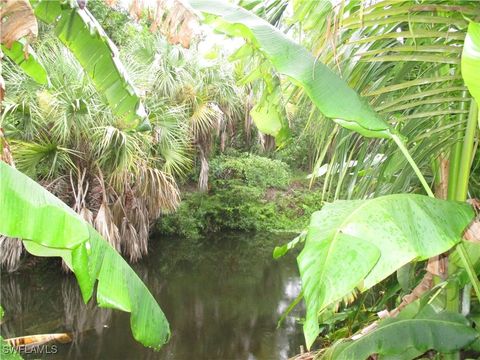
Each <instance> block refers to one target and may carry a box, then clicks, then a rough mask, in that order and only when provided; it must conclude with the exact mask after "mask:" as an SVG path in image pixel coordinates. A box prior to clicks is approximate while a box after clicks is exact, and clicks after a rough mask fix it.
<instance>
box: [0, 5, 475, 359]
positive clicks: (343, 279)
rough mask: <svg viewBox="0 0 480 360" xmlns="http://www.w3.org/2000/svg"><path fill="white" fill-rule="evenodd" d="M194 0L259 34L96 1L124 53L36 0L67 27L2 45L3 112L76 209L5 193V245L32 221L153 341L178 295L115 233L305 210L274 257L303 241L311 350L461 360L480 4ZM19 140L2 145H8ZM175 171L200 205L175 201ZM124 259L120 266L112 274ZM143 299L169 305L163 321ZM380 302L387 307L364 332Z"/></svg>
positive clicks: (15, 150) (268, 220) (274, 224)
mask: <svg viewBox="0 0 480 360" xmlns="http://www.w3.org/2000/svg"><path fill="white" fill-rule="evenodd" d="M189 2H190V4H191V5H192V7H193V8H194V9H195V10H197V11H199V12H200V13H201V14H202V18H201V20H202V21H203V22H204V23H207V24H211V25H212V26H213V27H214V28H215V29H216V30H218V31H220V32H222V33H224V34H226V35H228V36H231V37H241V38H243V41H244V43H242V45H241V46H240V47H239V49H238V50H237V51H236V52H234V53H233V54H227V52H228V51H229V50H228V51H227V50H226V51H225V52H223V50H222V51H221V50H220V48H222V46H215V47H214V48H210V49H209V50H208V51H207V52H205V49H202V41H201V40H199V39H193V40H192V39H186V40H188V41H185V42H183V43H184V44H185V43H188V44H191V48H190V49H181V48H179V47H177V46H172V45H169V44H167V42H166V41H165V40H164V39H163V38H162V36H158V35H153V34H150V33H149V31H147V28H148V26H149V25H151V24H152V23H155V24H156V27H157V26H158V25H160V24H159V22H161V21H165V24H166V25H165V24H163V25H165V26H170V27H172V29H170V30H169V29H165V27H164V26H163V25H162V26H160V27H161V28H162V29H161V32H162V33H163V34H164V35H166V37H167V39H168V40H169V41H173V42H175V43H179V42H180V43H182V41H178V39H177V40H175V39H172V36H171V32H175V31H177V30H179V29H180V30H181V32H182V34H181V36H185V37H190V36H191V35H192V34H190V33H189V31H190V30H189V29H188V27H187V26H185V24H186V23H187V22H189V21H190V20H193V17H191V15H189V11H190V9H187V10H185V8H184V6H183V5H182V4H180V5H179V4H177V3H175V2H174V3H175V6H178V7H175V13H176V14H177V15H178V14H181V16H178V17H172V16H170V15H171V13H169V12H168V11H167V12H165V13H164V12H162V11H160V7H159V8H158V9H156V13H157V14H156V15H155V16H159V18H155V16H154V15H153V14H152V13H151V9H150V10H145V9H142V8H141V7H139V4H138V2H134V6H133V7H135V9H133V7H132V9H131V10H130V14H133V13H136V16H138V17H140V18H139V19H137V20H138V22H137V23H136V24H133V22H132V18H131V17H130V15H129V14H128V13H127V12H126V11H125V9H120V8H117V9H111V8H109V7H107V6H105V4H103V3H101V2H99V1H98V0H97V1H94V2H93V3H92V11H93V12H94V13H95V14H96V16H97V18H98V20H100V22H101V23H102V24H103V25H104V27H105V29H106V32H107V34H110V36H111V38H113V39H114V41H115V42H116V43H117V45H119V47H120V53H119V54H117V53H116V49H115V46H114V45H113V44H111V43H110V39H109V38H108V37H107V35H106V34H105V33H104V32H103V30H102V29H101V27H100V26H99V25H98V24H97V23H96V20H95V18H94V17H93V16H92V15H91V14H90V13H89V12H88V11H83V12H82V11H80V10H79V9H78V8H77V4H76V3H75V2H71V3H68V2H67V3H64V2H61V1H57V0H55V1H46V0H40V1H35V2H33V3H34V4H35V6H36V15H37V17H39V18H40V19H42V20H43V21H45V22H47V23H49V24H50V26H49V27H47V28H46V31H45V33H44V34H43V35H42V37H41V41H40V42H39V43H38V44H37V46H36V47H35V48H36V50H38V51H37V53H35V54H34V53H33V52H32V57H31V59H30V60H28V61H23V58H22V51H21V50H22V46H21V45H20V42H17V43H15V46H14V47H13V48H12V49H5V53H6V55H8V56H10V58H11V60H12V61H7V66H6V70H5V71H4V72H3V74H4V77H5V80H6V84H7V89H8V91H7V93H6V97H5V101H4V104H3V109H2V110H3V111H2V117H1V122H0V126H1V127H2V128H3V127H4V128H5V134H6V136H7V138H8V139H9V140H10V142H11V145H12V146H11V149H12V154H13V159H14V160H15V163H16V164H17V166H18V168H19V169H20V170H21V171H23V172H25V173H27V174H29V175H30V176H31V177H33V178H34V179H36V180H38V181H39V182H41V183H42V184H43V185H44V186H46V187H50V188H51V189H52V191H53V192H54V193H56V194H57V195H63V199H64V200H65V202H66V203H67V204H68V205H69V206H71V207H72V208H73V210H72V211H70V210H69V209H68V207H66V206H64V205H63V204H62V203H59V202H58V201H56V200H52V199H53V198H52V197H49V196H50V195H46V198H45V199H46V200H51V201H53V203H54V205H55V206H53V207H51V208H49V209H50V211H51V213H52V219H51V220H52V224H53V230H52V231H51V234H49V232H48V231H45V229H46V228H45V223H46V222H47V216H46V215H45V214H46V213H45V209H42V208H38V207H36V203H39V202H41V200H42V199H40V198H41V197H40V195H38V196H32V197H31V198H28V197H27V196H25V194H24V193H27V191H23V192H22V191H19V192H18V194H17V193H9V192H8V191H6V190H5V189H3V190H0V191H1V192H0V198H1V197H2V196H3V203H4V204H7V205H8V206H10V207H11V208H12V209H15V210H16V211H17V213H15V212H13V213H12V212H11V213H8V212H6V211H7V210H5V209H3V211H4V213H5V214H4V216H5V217H6V219H7V222H5V223H3V222H2V223H1V224H0V225H1V226H0V227H1V228H2V229H1V233H2V234H3V236H1V237H0V247H1V246H4V245H5V244H7V242H6V240H7V238H5V236H10V237H14V236H16V237H21V238H24V240H25V246H26V248H27V250H28V251H29V252H31V253H33V254H37V255H50V256H52V255H57V256H62V257H63V259H64V261H65V263H66V264H68V265H69V266H70V268H72V270H73V271H74V272H75V274H76V275H77V278H78V281H79V284H80V287H81V289H82V291H83V293H84V297H85V299H88V298H89V297H90V296H91V294H92V291H93V284H94V283H95V281H96V279H98V280H99V288H98V292H97V299H98V301H99V303H100V304H101V305H104V306H113V307H116V308H120V309H123V310H126V311H131V312H132V317H131V320H132V330H133V332H134V335H135V337H137V338H139V339H140V340H141V341H143V342H144V343H145V344H147V345H150V346H155V347H158V346H159V345H161V344H162V343H163V342H164V341H165V340H166V338H167V337H168V327H167V326H166V320H165V319H164V318H163V317H162V316H163V313H161V310H160V309H159V308H158V309H157V307H155V306H156V303H155V302H154V301H153V298H151V297H149V296H148V293H147V295H145V297H144V298H142V299H140V298H139V297H138V294H139V293H141V292H142V291H143V290H145V289H144V288H142V287H141V285H138V282H136V280H138V279H137V278H136V275H135V274H134V273H132V272H131V270H130V269H129V268H128V266H127V265H126V263H125V262H124V261H123V260H122V258H121V257H120V256H119V255H118V253H117V252H115V250H117V251H118V252H122V253H124V254H126V255H128V256H129V257H130V260H132V261H135V260H137V259H139V258H140V257H141V256H142V255H144V254H146V253H147V249H148V247H147V240H148V236H149V231H150V228H151V224H153V223H155V224H156V230H157V231H158V232H160V233H162V234H164V235H175V236H180V237H183V238H185V237H186V238H197V237H199V236H200V235H205V234H210V233H214V232H216V233H220V232H223V231H260V230H268V231H296V232H301V231H302V229H304V228H306V230H304V231H303V232H301V234H300V235H299V236H298V237H297V238H295V239H294V240H293V241H291V242H290V243H288V244H287V245H284V246H283V247H277V248H276V249H275V252H274V256H275V257H280V256H282V255H284V254H285V253H286V252H287V251H288V250H289V249H291V248H293V247H303V250H302V251H301V253H300V255H299V256H298V258H297V260H298V267H299V271H300V276H301V280H302V291H301V293H300V294H299V296H298V298H297V300H296V301H295V302H294V303H293V304H292V306H294V305H296V304H297V303H298V302H299V301H300V299H301V298H302V297H303V298H304V299H305V304H306V318H305V321H304V323H303V325H304V335H305V340H306V345H307V348H308V349H310V347H311V346H312V345H314V343H315V341H316V340H317V339H318V337H319V336H322V337H323V339H322V340H321V341H320V342H319V343H321V344H322V346H324V347H328V346H329V345H332V343H331V341H332V340H338V339H341V338H347V339H343V340H341V341H339V342H337V343H334V344H333V346H332V347H331V348H329V349H328V350H327V351H325V349H323V350H321V355H322V356H323V358H325V359H330V358H331V359H356V358H360V359H364V358H367V357H369V356H372V355H373V356H375V357H378V358H380V359H383V358H391V359H399V358H405V359H413V358H415V357H418V356H422V355H424V354H425V353H426V352H427V351H429V350H432V351H435V352H437V353H446V354H447V355H445V356H446V359H455V360H458V359H460V353H459V352H460V351H463V350H465V349H467V348H468V347H469V346H473V347H474V348H475V343H474V341H477V342H478V338H479V335H478V334H479V332H478V329H476V328H474V327H473V326H472V324H473V323H474V321H470V319H469V318H466V317H465V315H468V314H473V315H472V318H473V319H474V318H475V313H476V312H478V309H479V302H478V300H479V298H480V281H479V279H478V274H479V269H480V250H479V246H478V244H476V243H473V242H472V243H465V242H464V241H462V237H465V238H469V240H472V239H471V238H472V237H475V236H477V237H478V235H475V226H472V228H471V229H473V230H469V231H467V232H466V229H467V227H468V226H469V224H470V222H471V220H472V219H473V218H474V211H473V210H472V207H471V206H470V205H469V204H466V203H465V201H466V200H467V198H468V197H469V196H472V195H474V194H478V193H480V190H479V189H480V183H479V182H478V179H476V177H478V176H477V175H478V172H479V171H480V163H479V157H478V153H477V146H478V124H479V116H480V114H479V110H478V105H477V102H478V100H479V86H478V81H479V77H478V74H479V73H480V70H479V67H480V61H479V49H480V36H479V34H480V32H479V31H480V30H479V29H480V27H479V26H480V25H479V23H478V22H476V21H480V9H479V8H478V6H477V5H478V4H477V1H475V0H458V1H455V2H450V1H447V0H422V1H420V0H418V1H417V0H415V1H408V0H405V1H403V0H401V1H389V0H385V1H382V0H380V1H373V2H364V1H360V0H349V1H342V2H334V1H310V0H296V1H293V2H292V3H291V4H292V6H290V7H289V6H288V1H282V0H274V1H264V2H263V1H253V2H249V1H239V2H238V3H239V4H240V6H237V5H236V4H235V3H232V2H224V1H218V0H190V1H189ZM452 4H454V6H452ZM160 5H161V2H159V6H160ZM145 6H146V7H148V5H145ZM287 9H288V10H287ZM180 10H181V11H180ZM184 10H185V11H186V12H183V11H184ZM139 14H144V15H146V16H143V17H142V16H140V15H139ZM159 14H160V15H159ZM152 21H153V22H152ZM195 21H196V20H195ZM182 22H184V23H183V24H182ZM72 30H73V31H72ZM50 31H53V33H54V34H55V35H56V38H55V39H53V36H52V33H51V32H50ZM77 35H79V36H77ZM208 36H209V35H207V38H208ZM58 39H59V40H60V41H61V42H62V43H63V44H64V45H66V46H67V47H68V48H69V50H70V51H71V53H73V54H74V55H75V59H74V58H73V57H72V56H70V55H69V53H67V52H66V51H65V48H64V47H62V46H61V45H59V42H58ZM85 39H88V41H86V40H85ZM84 40H85V41H84ZM174 40H175V41H174ZM191 40H192V41H191ZM207 42H208V41H207ZM225 44H227V43H225ZM222 45H224V44H222ZM225 48H228V46H225ZM228 55H231V56H228ZM117 56H119V58H120V59H122V61H123V62H124V64H125V67H126V71H125V72H124V70H123V68H121V67H120V66H119V64H118V63H117V62H116V60H117V59H115V58H116V57H117ZM227 58H228V59H229V60H230V61H231V62H232V64H228V63H227V62H226V59H227ZM25 60H27V59H25ZM41 64H44V67H43V66H42V65H41ZM16 65H20V67H21V68H22V67H23V71H22V70H21V69H20V68H18V67H17V66H16ZM45 69H47V71H45ZM50 69H55V70H50ZM127 72H128V73H129V74H130V75H131V79H132V80H131V81H130V80H129V78H127V76H126V73H127ZM47 73H48V75H49V78H50V79H49V83H47V81H46V74H47ZM33 80H36V82H34V81H33ZM143 104H145V105H146V108H147V109H148V112H147V113H144V112H143V111H142V109H143ZM140 123H141V126H140V127H137V125H139V124H140ZM150 124H151V126H150ZM253 124H255V126H253ZM133 129H136V130H143V131H144V132H141V133H140V132H137V131H132V130H133ZM351 130H354V131H353V132H352V131H351ZM2 134H3V132H2V133H0V135H2ZM3 141H4V140H3V137H2V138H0V145H1V149H2V152H3V153H0V156H2V157H3V156H5V154H4V153H7V155H8V156H10V154H9V149H10V148H8V147H6V148H5V149H6V150H7V151H3V150H4V144H3ZM5 144H6V143H5ZM6 161H8V162H10V163H12V164H13V161H11V160H9V158H7V160H6ZM0 165H2V164H0ZM312 165H314V166H312ZM2 168H5V169H6V165H2ZM8 169H9V171H10V172H12V171H13V170H11V169H10V168H8ZM4 171H5V173H9V171H7V170H4ZM305 172H307V173H311V174H308V175H307V174H306V173H305ZM11 176H12V177H13V175H11ZM17 176H19V177H20V178H22V177H21V175H20V174H17ZM316 177H318V178H321V180H320V181H318V179H315V178H316ZM1 180H2V181H4V179H3V178H2V179H1ZM9 181H10V182H4V183H2V185H3V186H5V187H6V188H8V189H10V188H14V187H15V184H13V183H12V182H11V179H10V180H9ZM22 181H26V180H22ZM177 182H178V183H181V184H183V185H182V187H183V189H182V194H181V197H182V200H183V201H182V204H181V205H180V206H179V207H178V211H177V212H176V213H173V214H169V215H167V214H166V213H167V212H172V211H173V210H175V209H176V208H177V206H178V203H179V200H180V195H179V191H178V187H177ZM19 184H20V185H21V184H22V182H21V181H19ZM19 184H16V185H18V186H20V185H19ZM52 184H54V185H52ZM27 185H28V186H32V187H33V188H34V189H36V191H38V192H39V193H42V191H41V190H42V189H41V188H40V187H38V185H36V184H33V183H31V184H27ZM27 185H25V186H27ZM196 185H197V186H198V191H197V190H193V188H194V187H195V186H196ZM421 193H425V194H427V195H428V196H425V195H420V194H421ZM435 196H437V197H438V198H440V199H447V200H440V199H435ZM45 199H44V200H45ZM339 199H347V200H339ZM14 200H15V201H14ZM324 200H329V201H330V200H331V201H333V202H331V203H328V204H326V205H325V204H324ZM474 203H475V202H474ZM0 209H1V208H0ZM59 209H60V210H59ZM30 211H31V212H32V214H34V215H36V216H32V218H29V215H30V214H29V212H30ZM65 212H66V213H68V215H69V216H68V219H70V220H69V222H67V223H66V224H67V225H65V226H63V227H62V224H63V222H65V221H64V220H65V219H64V218H63V217H62V216H63V215H62V214H65ZM77 213H78V214H80V216H79V215H77ZM12 214H13V215H12ZM8 216H10V218H9V217H8ZM20 217H22V218H28V220H29V222H26V223H25V224H26V225H25V226H24V227H19V223H20V222H19V221H15V219H18V218H20ZM308 219H310V221H308ZM85 221H86V222H87V223H90V224H91V225H92V226H93V227H95V228H96V229H97V230H98V231H99V232H100V233H101V235H103V236H104V237H105V238H106V240H107V241H108V242H110V244H111V245H112V246H113V248H112V247H110V246H108V245H107V243H106V242H105V241H103V240H102V239H101V237H100V236H99V235H98V234H97V233H96V232H95V230H93V227H92V226H90V225H86V223H85ZM38 224H41V226H38ZM42 226H43V227H42ZM476 231H477V232H478V229H477V230H476ZM65 232H67V233H68V232H70V233H71V236H69V237H67V239H66V240H65V238H62V234H63V233H65ZM472 233H473V235H472ZM10 240H12V239H10ZM477 240H478V239H477ZM32 241H33V242H32ZM10 243H11V242H10ZM193 243H195V242H193ZM90 247H92V249H90ZM114 248H115V250H114ZM90 250H91V251H90ZM2 259H3V258H2ZM427 260H428V266H427V265H426V261H427ZM115 271H119V272H120V273H121V274H123V276H126V277H125V278H121V279H120V280H124V281H123V282H122V281H120V283H118V282H117V283H115V282H110V281H109V279H110V278H111V277H112V276H113V275H112V273H115ZM395 272H396V274H395ZM422 276H423V277H422ZM114 277H115V276H114ZM116 279H117V278H116ZM132 279H133V280H132ZM117 280H118V279H117ZM125 283H127V285H125ZM132 283H135V284H134V285H132ZM128 284H129V285H128ZM416 285H418V286H416ZM462 289H463V290H462ZM472 289H473V291H472ZM461 293H462V295H461V296H460V294H461ZM379 294H380V295H383V294H384V295H385V296H384V299H381V296H380V295H379ZM473 294H475V296H473ZM357 295H358V298H356V296H357ZM404 295H406V296H405V297H404ZM143 301H147V302H148V304H145V303H144V302H143ZM409 303H410V305H409V306H406V304H407V305H408V304H409ZM419 304H420V305H419ZM425 304H427V305H425ZM405 306H406V307H405ZM418 306H420V307H419V308H418ZM143 307H146V308H148V309H150V310H152V309H153V310H152V311H154V312H155V311H156V313H157V317H156V319H157V322H156V323H155V324H154V327H155V330H154V334H150V333H149V331H148V326H147V324H146V322H147V320H148V319H147V318H148V314H147V312H142V311H141V310H144V309H143ZM141 308H142V309H141ZM385 308H387V310H391V309H393V310H392V311H391V312H389V311H384V310H385ZM148 309H147V310H148ZM460 310H461V311H462V315H460V314H459V311H460ZM378 311H382V313H383V314H386V315H387V316H388V317H390V318H388V319H384V320H378V322H377V323H376V324H373V325H375V326H371V327H367V328H365V329H363V330H362V328H364V327H365V326H366V325H367V323H371V322H372V321H375V320H376V319H377V318H376V316H375V315H374V313H375V312H378ZM138 314H140V315H141V316H140V317H138ZM382 316H383V315H382ZM159 319H160V320H159ZM372 329H373V330H372ZM356 331H359V332H358V333H357V334H356V335H355V336H352V335H353V333H354V332H356ZM399 334H402V336H401V340H402V342H397V341H394V340H397V339H395V337H396V336H400V335H399ZM472 343H473V344H474V345H471V344H472ZM438 356H443V355H438Z"/></svg>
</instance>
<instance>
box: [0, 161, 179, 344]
mask: <svg viewBox="0 0 480 360" xmlns="http://www.w3.org/2000/svg"><path fill="white" fill-rule="evenodd" d="M0 175H1V176H0V204H1V206H0V216H1V217H2V222H1V224H0V233H1V234H4V235H6V236H9V237H14V238H20V239H23V243H24V245H25V247H26V249H27V251H28V252H30V253H31V254H33V255H36V256H49V257H52V256H56V257H61V258H62V259H63V261H64V262H65V263H66V264H67V265H68V267H69V268H70V270H72V271H73V273H74V274H75V276H76V278H77V282H78V284H79V286H80V290H81V292H82V296H83V300H84V301H85V302H88V301H89V300H90V298H91V297H92V294H93V292H94V288H95V283H96V281H97V280H98V286H97V288H96V297H97V301H98V304H99V306H101V307H108V308H113V309H119V310H122V311H126V312H130V313H131V317H130V324H131V328H132V332H133V336H134V337H135V339H137V341H139V342H141V343H142V344H143V345H145V346H149V347H153V348H156V349H158V348H160V347H161V346H162V345H163V344H165V342H166V341H167V340H168V338H169V337H170V330H169V326H168V322H167V320H166V318H165V315H164V314H163V312H162V310H161V309H160V307H159V306H158V304H157V302H156V301H155V299H154V297H153V296H152V295H151V294H150V292H148V289H147V288H146V287H145V285H144V284H143V283H142V282H141V280H140V279H139V278H138V276H137V275H136V274H135V272H134V271H133V270H132V269H131V268H130V267H129V266H128V264H127V263H126V261H125V260H124V259H123V258H122V257H121V256H120V254H118V252H117V251H116V250H115V249H114V248H113V247H112V246H111V245H109V244H108V243H107V241H106V240H105V239H103V238H102V237H101V236H100V234H99V233H98V232H96V231H95V230H94V229H93V227H92V226H91V225H89V224H88V223H87V222H86V221H85V220H84V219H83V218H82V217H81V216H80V215H79V214H77V213H76V212H74V211H73V210H72V209H71V208H70V207H68V206H67V205H65V204H64V203H63V202H62V201H61V200H59V199H58V198H56V197H55V196H53V195H52V194H51V193H49V192H48V191H47V190H45V189H44V188H43V187H42V186H41V185H39V184H37V183H36V182H35V181H33V180H31V179H29V178H28V177H27V176H26V175H24V174H22V173H21V172H19V171H18V170H15V169H14V168H13V167H11V166H9V165H7V164H6V163H4V162H3V161H0Z"/></svg>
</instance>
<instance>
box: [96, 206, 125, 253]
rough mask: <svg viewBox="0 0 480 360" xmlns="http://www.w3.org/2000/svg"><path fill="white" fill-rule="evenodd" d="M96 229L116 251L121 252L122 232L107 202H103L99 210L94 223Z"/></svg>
mask: <svg viewBox="0 0 480 360" xmlns="http://www.w3.org/2000/svg"><path fill="white" fill-rule="evenodd" d="M94 226H95V229H97V231H98V232H99V233H100V235H102V236H103V238H104V239H106V240H107V241H108V242H109V243H110V245H112V246H113V248H114V249H115V250H117V251H118V252H120V250H121V248H120V232H119V231H118V227H117V225H116V224H115V222H114V217H113V215H112V212H111V211H110V207H109V206H108V204H107V203H106V202H102V205H100V208H99V209H98V212H97V216H96V217H95V222H94Z"/></svg>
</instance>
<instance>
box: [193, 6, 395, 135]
mask: <svg viewBox="0 0 480 360" xmlns="http://www.w3.org/2000/svg"><path fill="white" fill-rule="evenodd" d="M189 2H190V4H191V6H192V7H193V8H194V9H195V10H197V11H200V12H203V13H205V14H206V15H205V16H206V18H205V20H206V21H207V22H210V23H214V25H215V26H216V28H217V29H218V30H220V31H223V32H224V33H226V34H228V35H231V36H241V37H243V38H244V39H246V40H247V42H248V43H250V44H253V45H254V46H255V47H256V48H257V49H258V50H259V51H260V52H261V53H262V54H263V55H264V56H265V57H266V58H267V59H268V60H269V61H270V62H271V64H272V65H273V66H274V67H275V69H276V71H278V72H279V73H280V74H283V75H286V76H288V77H289V79H290V80H291V81H292V82H293V83H295V84H297V85H299V86H301V87H303V88H304V89H305V92H306V93H307V94H308V96H309V97H310V99H311V100H312V101H313V103H314V104H315V105H316V106H317V107H318V109H319V110H320V111H321V112H322V113H323V114H324V115H325V116H327V117H329V118H331V119H333V120H334V121H336V122H337V123H339V124H340V125H342V126H344V127H346V128H348V129H351V130H355V131H357V132H359V133H360V134H362V135H364V136H369V137H380V138H388V137H390V135H391V133H390V132H391V130H390V127H389V126H388V124H387V123H386V122H385V121H384V120H383V119H381V118H380V117H379V116H378V115H377V114H376V113H375V112H374V111H373V110H372V109H371V108H370V106H369V105H368V104H367V102H365V101H364V100H363V99H362V98H360V96H359V95H358V94H357V93H356V92H355V91H354V90H353V89H351V88H350V87H349V86H348V84H347V83H346V82H345V81H344V80H343V79H341V78H340V77H339V76H338V75H337V74H335V73H334V72H333V71H332V70H330V69H329V68H328V67H327V66H325V65H324V64H322V63H321V62H319V61H317V59H316V58H315V57H314V56H313V55H312V54H311V53H310V52H309V51H307V50H306V49H305V48H304V47H302V46H301V45H299V44H297V43H296V42H294V41H292V40H291V39H289V38H288V37H287V36H286V35H285V34H283V33H282V32H281V31H279V30H277V29H276V28H275V27H273V26H272V25H270V24H269V23H268V22H267V21H265V20H263V19H261V18H259V17H258V16H256V15H254V14H253V13H251V12H249V11H247V10H245V9H243V8H241V7H239V6H236V5H232V4H229V3H227V2H225V1H218V0H189ZM277 123H278V121H277ZM275 126H276V127H277V128H278V126H280V125H279V124H276V125H272V126H271V127H272V131H277V132H278V129H276V128H275Z"/></svg>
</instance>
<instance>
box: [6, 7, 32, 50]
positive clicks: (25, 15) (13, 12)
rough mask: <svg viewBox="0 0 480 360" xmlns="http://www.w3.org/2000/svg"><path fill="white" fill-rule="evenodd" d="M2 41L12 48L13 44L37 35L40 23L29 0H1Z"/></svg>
mask: <svg viewBox="0 0 480 360" xmlns="http://www.w3.org/2000/svg"><path fill="white" fill-rule="evenodd" d="M0 4H1V5H2V7H1V8H0V24H1V25H0V26H1V29H0V42H1V43H2V44H5V46H6V47H7V48H10V47H11V46H12V44H13V43H14V42H15V41H17V40H19V39H21V38H23V37H25V36H27V37H29V38H30V39H33V38H34V37H37V35H38V24H37V19H36V18H35V15H34V13H33V9H32V7H31V6H30V3H29V2H28V0H1V2H0Z"/></svg>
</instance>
